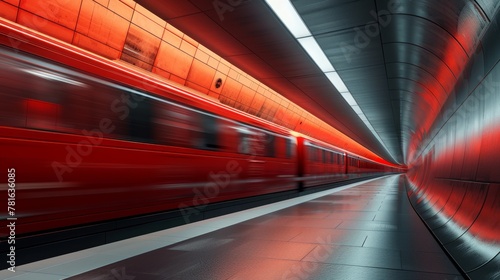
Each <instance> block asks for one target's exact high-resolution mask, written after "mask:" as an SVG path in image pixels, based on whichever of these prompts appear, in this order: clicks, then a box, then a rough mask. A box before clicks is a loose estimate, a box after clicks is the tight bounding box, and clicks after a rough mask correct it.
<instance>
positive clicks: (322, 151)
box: [321, 149, 326, 163]
mask: <svg viewBox="0 0 500 280" xmlns="http://www.w3.org/2000/svg"><path fill="white" fill-rule="evenodd" d="M321 158H322V160H323V163H326V151H325V150H323V149H321Z"/></svg>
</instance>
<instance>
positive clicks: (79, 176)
mask: <svg viewBox="0 0 500 280" xmlns="http://www.w3.org/2000/svg"><path fill="white" fill-rule="evenodd" d="M20 30H23V31H20ZM0 43H1V45H2V46H1V47H0V71H1V73H2V75H1V77H0V79H1V90H0V147H2V150H1V163H0V164H1V167H2V170H7V169H9V168H14V169H15V174H16V179H15V180H16V200H15V201H16V206H15V208H16V215H17V217H19V220H18V223H17V225H16V232H17V234H18V235H20V234H28V233H29V234H31V233H36V232H43V231H48V230H54V229H58V228H64V227H70V226H76V225H82V224H89V223H95V222H98V221H104V220H112V219H117V218H122V217H127V216H136V215H142V214H147V213H157V212H162V211H166V210H172V209H179V208H183V207H184V208H186V207H195V206H200V205H206V204H208V203H213V202H218V201H227V200H234V199H238V198H244V197H250V196H257V195H262V194H269V193H275V192H281V191H287V190H293V189H298V188H299V189H304V188H309V187H313V186H318V185H324V184H328V183H332V182H336V181H342V180H348V179H351V178H356V177H362V176H367V175H375V174H383V173H387V172H398V171H399V170H398V169H397V168H394V167H391V166H385V165H380V164H378V163H376V162H372V161H370V160H367V159H365V158H362V157H360V156H357V155H355V154H351V153H348V152H346V151H343V150H341V149H338V148H336V147H334V146H332V145H329V144H326V143H322V142H320V141H317V140H315V139H312V138H309V137H306V136H299V135H298V133H295V132H292V131H290V130H288V129H285V128H283V127H280V126H277V125H274V124H272V123H270V122H267V121H264V120H261V119H259V118H256V117H253V116H251V115H249V114H246V113H243V112H240V111H238V110H236V109H234V108H231V107H229V106H226V105H223V104H220V103H219V102H217V101H216V100H211V99H209V98H206V97H202V96H200V95H198V94H197V93H196V92H193V90H192V89H189V88H186V87H183V86H178V85H174V84H172V83H169V82H168V81H164V80H162V79H160V78H158V77H156V76H154V74H147V73H142V72H141V71H139V70H137V69H132V68H130V67H128V66H126V65H124V64H121V63H118V62H113V61H109V60H107V59H103V58H101V57H99V56H97V55H94V54H91V53H89V52H86V51H83V50H81V49H78V48H76V47H73V46H70V45H67V44H62V43H61V42H58V41H56V40H53V39H50V38H48V37H45V36H43V35H40V34H37V33H35V32H32V31H29V30H27V29H21V28H18V27H17V26H14V24H11V25H9V23H6V22H0ZM13 46H15V48H13ZM33 54H36V55H33ZM4 213H5V212H4ZM3 215H5V214H3ZM4 218H6V217H5V216H4V217H2V219H4Z"/></svg>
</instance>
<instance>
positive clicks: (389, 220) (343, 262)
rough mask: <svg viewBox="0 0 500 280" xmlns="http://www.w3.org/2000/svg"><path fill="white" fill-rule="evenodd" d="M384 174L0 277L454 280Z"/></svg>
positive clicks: (402, 192)
mask: <svg viewBox="0 0 500 280" xmlns="http://www.w3.org/2000/svg"><path fill="white" fill-rule="evenodd" d="M404 176H405V175H390V176H385V177H382V178H377V179H372V180H367V181H363V182H358V183H354V184H349V185H346V186H342V187H338V188H335V189H330V190H326V191H322V192H318V193H314V194H309V195H306V196H302V197H298V198H294V199H290V200H287V201H282V202H278V203H273V204H269V205H265V206H261V207H256V208H253V209H249V210H245V211H241V212H237V213H233V214H229V215H225V216H220V217H217V218H213V219H209V220H204V221H201V222H198V223H193V224H188V225H185V226H181V227H176V228H171V229H168V230H163V231H159V232H155V233H152V234H148V235H143V236H139V237H136V238H131V239H127V240H123V241H119V242H115V243H112V244H107V245H105V246H100V247H95V248H91V249H87V250H83V251H79V252H75V253H71V254H67V255H64V256H60V257H56V258H51V259H46V260H42V261H39V262H35V263H30V264H26V265H22V266H19V267H17V270H16V272H15V273H13V272H9V271H2V272H0V278H2V279H16V280H20V279H39V280H45V279H72V280H76V279H82V280H83V279H102V280H104V279H117V280H122V279H126V280H133V279H135V280H142V279H146V280H150V279H151V280H153V279H154V280H156V279H231V280H233V279H371V280H373V279H436V280H437V279H439V280H444V279H449V280H452V279H453V280H455V279H463V276H462V275H461V274H460V272H459V271H458V270H457V269H456V268H455V266H454V265H453V263H452V262H451V261H450V259H449V258H448V256H447V255H446V254H445V253H444V251H443V249H442V248H441V247H440V246H439V244H438V243H437V242H436V240H435V239H434V237H433V236H432V235H431V233H430V232H429V231H428V229H427V228H426V226H425V225H424V223H423V222H422V221H421V219H420V218H419V217H418V215H417V214H416V213H415V211H414V210H413V208H412V206H411V204H410V203H409V201H408V198H407V195H406V189H405V178H404Z"/></svg>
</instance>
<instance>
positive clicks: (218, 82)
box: [215, 78, 222, 88]
mask: <svg viewBox="0 0 500 280" xmlns="http://www.w3.org/2000/svg"><path fill="white" fill-rule="evenodd" d="M220 86H222V79H221V78H218V79H217V81H215V88H220Z"/></svg>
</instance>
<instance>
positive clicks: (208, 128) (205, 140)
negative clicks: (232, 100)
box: [198, 114, 220, 150]
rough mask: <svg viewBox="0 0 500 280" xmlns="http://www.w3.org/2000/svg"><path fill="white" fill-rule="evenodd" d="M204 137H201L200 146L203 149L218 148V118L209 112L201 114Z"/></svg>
mask: <svg viewBox="0 0 500 280" xmlns="http://www.w3.org/2000/svg"><path fill="white" fill-rule="evenodd" d="M200 115H201V116H200V118H201V129H202V135H201V136H202V137H200V139H199V143H198V148H200V149H203V150H218V149H219V148H220V145H219V144H218V139H217V138H218V137H217V136H218V132H219V129H218V125H217V118H215V117H214V116H212V115H208V114H200Z"/></svg>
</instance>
